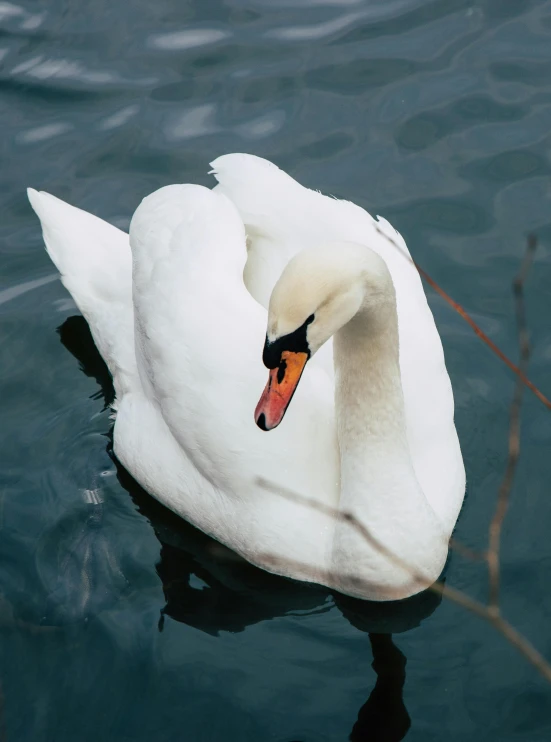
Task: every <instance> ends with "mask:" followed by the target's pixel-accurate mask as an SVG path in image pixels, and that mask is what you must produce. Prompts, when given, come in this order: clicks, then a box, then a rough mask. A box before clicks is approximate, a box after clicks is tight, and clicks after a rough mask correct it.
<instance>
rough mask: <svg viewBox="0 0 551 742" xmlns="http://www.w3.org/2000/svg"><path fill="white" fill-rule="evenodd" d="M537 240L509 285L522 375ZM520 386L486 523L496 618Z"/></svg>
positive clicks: (519, 380)
mask: <svg viewBox="0 0 551 742" xmlns="http://www.w3.org/2000/svg"><path fill="white" fill-rule="evenodd" d="M537 244H538V243H537V240H536V238H535V237H533V236H530V237H529V238H528V242H527V245H526V252H525V255H524V260H523V261H522V265H521V267H520V270H519V272H518V274H517V276H516V278H515V280H514V281H513V293H514V296H515V310H516V320H517V333H518V344H519V355H520V363H519V368H520V370H521V372H522V374H524V373H525V372H526V369H527V368H528V362H529V360H530V341H529V338H528V328H527V325H526V309H525V305H524V283H525V281H526V277H527V275H528V271H529V270H530V267H531V265H532V262H533V259H534V254H535V252H536V248H537ZM523 392H524V386H523V382H522V376H521V375H519V376H518V377H517V383H516V386H515V393H514V396H513V401H512V403H511V412H510V421H509V453H508V458H507V466H506V467H505V474H504V475H503V480H502V482H501V485H500V488H499V492H498V497H497V503H496V509H495V513H494V517H493V518H492V521H491V523H490V528H489V531H488V554H487V561H488V577H489V581H490V599H489V609H490V611H492V612H493V613H494V614H495V615H496V616H498V615H499V587H500V584H499V583H500V574H499V571H500V570H499V553H500V546H501V531H502V528H503V522H504V520H505V516H506V514H507V509H508V507H509V499H510V495H511V488H512V486H513V480H514V477H515V472H516V469H517V463H518V459H519V455H520V410H521V405H522V396H523Z"/></svg>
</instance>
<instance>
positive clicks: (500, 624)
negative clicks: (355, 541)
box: [256, 477, 551, 683]
mask: <svg viewBox="0 0 551 742" xmlns="http://www.w3.org/2000/svg"><path fill="white" fill-rule="evenodd" d="M256 483H257V484H258V485H259V486H260V487H262V488H263V489H266V490H268V491H269V492H273V493H274V494H276V495H279V496H280V497H284V498H285V499H287V500H290V501H291V502H295V503H299V504H302V505H304V506H305V507H309V508H312V509H314V510H317V511H318V512H320V513H324V514H325V515H328V516H329V517H330V518H334V519H339V520H345V521H346V522H347V523H348V524H349V525H350V527H351V528H353V529H354V530H356V531H357V532H358V533H359V534H360V535H361V536H362V537H363V538H364V539H365V541H366V542H367V543H369V544H371V545H372V546H374V547H375V548H376V549H377V550H378V551H380V552H381V553H382V554H384V556H386V557H387V558H388V559H389V560H390V561H392V562H394V564H396V565H397V566H399V567H402V568H403V569H405V570H406V571H408V572H409V573H410V575H411V576H412V577H413V578H415V579H417V580H420V581H421V582H425V583H426V577H425V576H424V575H423V574H422V572H419V571H418V570H416V569H415V568H413V567H412V566H411V565H410V564H408V563H406V562H405V561H404V560H403V559H401V558H400V557H399V556H397V555H396V554H394V553H393V552H391V551H390V550H389V549H388V548H387V547H386V546H384V545H383V544H381V542H380V541H379V540H378V539H376V538H375V537H374V536H373V534H372V533H371V532H370V531H369V529H368V528H367V527H366V526H365V525H364V524H363V523H361V521H359V520H358V518H356V516H355V515H354V514H353V513H350V512H347V511H345V512H341V511H339V510H337V508H334V507H332V506H331V505H326V504H325V503H322V502H319V501H318V500H314V499H313V498H311V497H306V496H304V495H299V494H298V493H296V492H292V491H291V490H289V489H288V488H286V487H282V486H280V485H276V484H274V483H272V482H270V481H268V480H267V479H264V478H263V477H258V478H257V480H256ZM261 559H262V562H263V563H264V564H267V563H271V564H273V565H274V566H278V565H281V564H282V563H285V565H286V567H293V568H294V571H297V570H300V571H302V572H304V571H308V567H307V565H305V564H303V563H302V562H298V561H295V560H291V559H285V560H283V559H279V558H276V557H274V556H271V555H268V554H263V555H261ZM326 577H329V578H331V577H333V575H332V574H331V573H328V574H327V575H326ZM341 577H342V575H341ZM329 581H331V580H329ZM355 582H356V584H357V586H358V587H360V586H361V585H362V584H363V581H362V580H361V579H355ZM427 589H428V590H431V591H432V592H435V593H437V594H439V595H442V597H444V598H447V599H448V600H451V601H452V602H453V603H456V604H457V605H460V606H462V607H463V608H466V609H467V610H468V611H471V613H474V614H475V615H477V616H479V617H480V618H483V619H484V620H485V621H488V622H489V623H491V624H492V626H494V628H495V629H496V630H497V631H499V633H500V634H502V635H503V636H504V637H505V638H506V639H507V640H508V641H509V642H510V643H511V644H512V645H513V646H514V647H515V648H516V649H517V650H518V651H519V652H520V653H521V654H522V655H523V656H524V657H525V658H526V659H527V660H528V662H530V663H531V664H532V665H533V666H534V667H535V668H536V669H537V670H538V671H539V672H540V673H541V675H542V676H543V677H544V678H545V679H546V680H547V681H548V682H549V683H551V664H549V662H547V660H546V659H545V657H544V656H543V655H542V654H541V653H540V652H538V650H537V649H536V648H535V647H534V646H533V645H532V644H531V643H530V642H529V641H528V639H526V638H525V637H524V636H522V634H520V633H519V632H518V631H517V630H516V629H514V628H513V627H512V626H511V624H509V623H508V622H507V621H505V620H504V619H503V618H502V617H501V616H499V615H495V613H494V612H493V611H492V610H491V609H490V607H489V606H487V605H484V603H482V602H480V601H479V600H476V599H475V598H471V596H470V595H467V593H465V592H463V591H462V590H458V589H457V588H454V587H450V586H448V585H445V584H444V583H443V582H442V581H441V580H436V582H433V583H432V584H431V585H429V586H428V587H427Z"/></svg>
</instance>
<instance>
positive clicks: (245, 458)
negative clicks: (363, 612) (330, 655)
mask: <svg viewBox="0 0 551 742" xmlns="http://www.w3.org/2000/svg"><path fill="white" fill-rule="evenodd" d="M213 167H214V171H213V172H214V174H215V176H216V178H217V180H218V182H219V185H218V186H217V187H216V188H215V189H214V190H209V189H207V188H204V187H201V186H195V185H173V186H167V187H165V188H161V189H160V190H158V191H156V192H155V193H153V194H152V195H150V196H148V197H147V198H145V199H144V200H143V202H142V203H141V205H140V206H139V207H138V209H137V211H136V213H135V214H134V217H133V219H132V223H131V225H130V247H129V240H128V235H126V234H124V233H123V232H121V231H120V230H118V229H116V228H115V227H113V226H111V225H109V224H107V223H105V222H103V221H101V220H100V219H98V218H96V217H94V216H92V215H91V214H88V213H86V212H83V211H81V210H79V209H76V208H74V207H72V206H69V205H68V204H65V203H63V202H62V201H60V200H59V199H57V198H55V197H53V196H51V195H48V194H46V193H43V192H41V193H38V192H36V191H33V190H31V189H29V199H30V201H31V204H32V206H33V208H34V210H35V211H36V213H37V215H38V216H39V218H40V220H41V222H42V229H43V234H44V241H45V243H46V247H47V249H48V252H49V254H50V256H51V258H52V260H53V261H54V263H55V264H56V266H57V267H58V269H59V271H60V272H61V275H62V280H63V283H64V284H65V286H66V287H67V289H68V290H69V291H70V292H71V294H72V295H73V298H74V299H75V301H76V303H77V305H78V306H79V308H80V310H81V311H82V313H83V314H84V316H85V317H86V319H87V320H88V323H89V325H90V329H91V331H92V335H93V337H94V340H95V342H96V344H97V346H98V349H99V351H100V352H101V354H102V356H103V358H104V359H105V361H106V363H107V365H108V366H109V369H110V371H111V372H112V374H113V380H114V386H115V391H116V402H115V408H116V410H117V416H116V422H115V431H114V447H115V453H116V455H117V457H118V458H119V459H120V461H121V462H122V463H123V465H124V466H125V467H126V468H127V469H128V470H129V471H130V472H131V473H132V475H133V476H134V477H135V478H136V479H137V481H138V482H139V483H140V484H141V485H142V486H143V487H144V488H145V489H146V490H148V491H149V492H150V493H151V494H152V495H154V496H155V497H156V498H157V499H159V500H160V501H161V502H163V503H164V504H165V505H167V506H168V507H169V508H171V509H172V510H174V511H175V512H176V513H178V514H180V515H181V516H182V517H184V518H186V519H187V520H189V521H191V522H192V523H193V524H194V525H196V526H197V527H199V528H200V529H201V530H203V531H205V532H206V533H208V534H209V535H211V536H213V537H215V538H216V539H218V540H219V541H221V542H223V543H224V544H226V545H227V546H229V547H231V548H232V549H234V550H235V551H236V552H238V553H239V554H241V555H242V556H243V557H245V559H247V560H248V561H250V562H252V563H253V564H256V565H258V566H260V567H263V568H265V569H268V570H270V571H272V572H276V573H279V574H282V575H287V576H290V577H293V578H296V579H302V580H308V581H316V582H321V583H322V584H325V585H327V586H329V587H332V588H336V589H337V590H340V591H342V592H345V593H348V594H350V595H355V596H358V597H362V598H367V599H372V600H389V599H396V598H404V597H407V596H409V595H412V594H414V593H416V592H419V591H420V590H421V589H423V588H424V587H426V586H427V585H428V584H430V583H431V582H432V581H434V580H435V579H436V578H437V577H438V576H439V574H440V572H441V570H442V568H443V566H444V563H445V560H446V556H447V550H448V540H449V537H450V535H451V532H452V529H453V527H454V525H455V522H456V519H457V516H458V513H459V510H460V507H461V503H462V501H463V496H464V491H465V472H464V467H463V461H462V457H461V452H460V448H459V443H458V439H457V434H456V430H455V426H454V421H453V396H452V390H451V385H450V380H449V377H448V374H447V372H446V368H445V363H444V356H443V352H442V345H441V342H440V338H439V335H438V332H437V330H436V327H435V325H434V320H433V317H432V314H431V312H430V309H429V307H428V305H427V301H426V298H425V295H424V292H423V288H422V285H421V282H420V279H419V275H418V273H417V271H416V270H415V268H414V267H413V265H412V263H411V261H410V260H409V258H408V256H409V253H408V252H407V248H406V246H405V244H404V242H403V240H402V238H401V237H400V236H399V235H398V234H397V233H396V232H395V231H394V230H393V229H392V227H391V226H390V225H389V224H388V223H387V222H385V221H384V220H381V219H379V221H375V220H374V219H373V218H372V217H371V216H370V215H369V214H367V213H366V212H365V211H364V210H363V209H361V208H359V207H358V206H355V205H353V204H351V203H348V202H343V201H338V200H335V199H332V198H329V197H326V196H323V195H321V194H320V193H316V192H314V191H310V190H308V189H306V188H304V187H302V186H301V185H299V184H298V183H297V182H296V181H294V180H293V179H292V178H291V177H290V176H288V175H286V174H285V173H284V172H282V171H281V170H279V169H278V168H277V167H275V166H274V165H272V164H271V163H269V162H267V161H266V160H262V159H260V158H258V157H253V156H251V155H243V154H234V155H226V156H223V157H220V158H218V159H217V160H216V161H215V162H214V163H213ZM380 231H382V232H383V233H386V234H387V235H389V236H390V237H392V239H394V240H395V241H396V242H397V243H398V245H399V247H396V246H393V245H392V244H391V243H390V242H389V241H388V240H387V239H385V237H384V236H383V235H381V233H380ZM130 248H131V249H130ZM401 253H402V254H401ZM289 261H290V262H289ZM274 286H275V289H274ZM270 297H271V299H270ZM268 302H269V313H268V315H267V312H266V307H267V306H268ZM266 327H267V328H268V331H267V336H266ZM332 336H334V339H335V342H334V365H335V371H333V367H332V359H331V347H330V346H331V342H330V338H331V337H332ZM265 337H266V343H265V348H264V360H265V362H266V364H267V365H268V366H269V367H273V368H272V370H270V372H269V375H270V381H269V383H268V386H267V387H266V389H265V391H264V393H263V395H262V398H261V401H260V402H258V398H259V396H260V395H261V392H262V387H263V386H264V383H265V380H266V378H265V375H266V369H265V368H264V366H263V364H262V347H263V344H264V341H265ZM324 344H325V345H324ZM322 345H323V346H324V347H323V348H322V349H321V350H319V352H318V349H319V348H320V347H321V346H322ZM314 354H315V355H314ZM308 358H310V360H309V361H308ZM306 361H308V363H306ZM302 371H304V373H303V374H302V380H301V381H300V384H298V380H299V378H300V376H301V373H302ZM297 384H298V386H297ZM295 388H296V394H295V396H294V398H293V402H292V404H290V405H289V408H288V411H287V414H286V418H285V420H284V422H283V424H281V425H280V426H279V427H277V429H275V430H273V431H272V432H270V433H266V432H263V430H260V429H259V427H258V426H257V425H255V421H254V419H253V412H254V410H255V407H256V406H257V403H258V407H257V411H256V418H257V422H258V423H259V426H260V427H263V428H264V429H268V428H273V427H275V426H276V425H277V424H278V423H279V422H280V421H281V418H282V417H283V414H284V413H285V410H286V409H287V405H288V403H289V401H290V398H291V396H292V395H293V392H294V391H295ZM259 477H262V478H263V479H266V480H269V481H270V482H273V483H274V484H275V485H281V486H283V487H285V488H288V489H290V490H292V491H294V492H296V493H298V494H300V495H304V496H307V497H310V498H314V499H316V500H318V501H319V502H321V503H322V504H325V505H330V506H333V507H337V508H340V509H341V510H347V511H351V512H353V513H354V514H355V516H356V517H357V518H358V519H359V520H361V521H362V522H363V523H364V524H365V526H366V527H367V528H368V529H369V531H370V533H371V534H372V535H373V536H374V537H375V538H376V539H377V541H378V542H379V543H381V544H382V545H383V546H384V549H383V551H381V550H380V549H379V548H376V547H375V545H374V544H373V543H369V542H366V541H365V539H363V538H361V537H360V535H359V534H358V533H357V532H356V531H354V530H353V529H352V528H351V526H350V524H349V523H347V522H346V521H344V520H338V521H337V520H335V519H334V518H332V517H329V516H328V515H327V514H324V513H323V512H321V511H319V510H316V509H313V508H311V507H308V506H306V505H305V504H304V503H301V502H298V501H291V500H289V499H288V498H285V497H282V496H280V495H279V494H277V493H275V492H273V491H272V490H270V489H266V488H263V487H261V486H259V482H258V478H259ZM385 549H386V550H388V551H390V552H392V553H393V554H394V557H393V558H390V557H389V555H388V553H385ZM405 564H407V565H408V567H407V568H406V567H405V566H404V565H405ZM421 576H422V577H421Z"/></svg>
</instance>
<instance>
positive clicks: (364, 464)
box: [333, 290, 414, 495]
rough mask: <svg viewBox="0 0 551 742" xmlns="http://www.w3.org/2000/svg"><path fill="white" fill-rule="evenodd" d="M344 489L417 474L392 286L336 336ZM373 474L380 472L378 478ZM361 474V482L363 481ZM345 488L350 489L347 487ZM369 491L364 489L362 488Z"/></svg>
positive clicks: (337, 408) (336, 396)
mask: <svg viewBox="0 0 551 742" xmlns="http://www.w3.org/2000/svg"><path fill="white" fill-rule="evenodd" d="M333 348H334V350H333V353H334V364H335V408H336V414H337V430H338V436H339V445H340V449H341V464H342V471H341V476H342V480H343V481H342V485H341V492H343V494H346V495H348V494H349V491H350V490H349V488H350V487H353V488H354V489H358V488H360V486H362V485H367V484H369V485H373V484H377V485H379V483H380V484H382V483H383V482H382V481H381V479H380V478H381V477H383V475H384V479H385V480H391V479H393V478H395V477H396V475H399V472H398V471H396V468H395V467H396V466H397V465H398V466H399V470H400V472H402V475H403V474H404V473H405V472H404V469H405V470H406V471H407V472H409V473H411V476H414V475H413V466H412V463H411V459H410V455H409V447H408V442H407V434H406V420H405V411H404V399H403V393H402V381H401V376H400V365H399V344H398V318H397V313H396V300H395V296H394V291H393V290H392V291H389V292H387V293H386V294H385V295H384V297H382V298H380V299H379V300H378V302H377V303H376V304H375V305H372V306H368V307H365V306H363V307H362V308H361V309H360V310H359V312H358V313H357V314H356V315H355V316H354V317H353V318H352V320H351V321H350V322H348V324H346V325H345V326H344V327H342V328H341V329H340V330H339V331H338V332H337V333H336V334H335V336H334V346H333ZM375 477H378V478H377V479H376V480H375ZM360 480H361V482H360ZM345 491H346V492H345ZM364 491H365V489H364Z"/></svg>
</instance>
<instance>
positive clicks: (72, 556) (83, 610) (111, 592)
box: [36, 489, 128, 626]
mask: <svg viewBox="0 0 551 742" xmlns="http://www.w3.org/2000/svg"><path fill="white" fill-rule="evenodd" d="M103 516H104V504H103V500H102V499H101V496H100V494H99V491H98V490H97V489H93V490H85V491H84V493H83V503H82V505H81V507H79V508H78V509H77V510H76V511H75V512H70V513H68V514H67V515H66V516H65V517H64V518H62V519H61V520H60V521H59V522H58V523H57V524H56V525H55V527H54V528H52V529H51V530H50V531H48V532H47V533H46V535H45V536H44V537H43V538H42V539H41V542H40V544H39V546H38V549H37V553H36V558H37V570H38V573H39V575H40V578H41V580H42V584H43V585H44V587H45V590H46V604H45V606H44V610H43V611H42V615H41V617H40V623H41V624H42V625H43V626H59V625H62V624H67V623H74V622H77V621H86V620H88V618H90V617H91V616H94V615H97V614H98V613H100V612H101V611H102V610H105V609H106V608H109V607H111V605H113V604H114V603H115V602H116V601H117V600H118V598H119V597H120V595H121V594H122V593H123V592H124V591H125V590H126V588H127V587H128V582H127V580H126V578H125V576H124V575H123V573H122V570H121V568H120V566H119V562H118V557H117V553H116V549H115V545H113V544H111V543H110V542H109V541H108V539H107V537H106V535H105V534H104V532H103V529H102V525H103Z"/></svg>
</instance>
